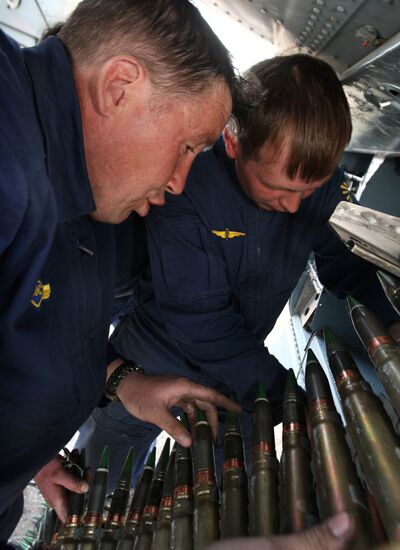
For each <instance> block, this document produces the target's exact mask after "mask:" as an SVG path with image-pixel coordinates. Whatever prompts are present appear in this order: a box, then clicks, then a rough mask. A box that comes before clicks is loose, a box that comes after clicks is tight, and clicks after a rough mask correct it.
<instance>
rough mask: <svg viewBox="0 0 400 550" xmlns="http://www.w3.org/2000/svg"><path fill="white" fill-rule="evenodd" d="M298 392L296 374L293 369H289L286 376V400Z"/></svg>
mask: <svg viewBox="0 0 400 550" xmlns="http://www.w3.org/2000/svg"><path fill="white" fill-rule="evenodd" d="M296 392H297V380H296V376H295V374H294V371H293V369H289V370H288V373H287V377H286V385H285V397H284V401H286V400H287V399H288V398H290V396H291V395H292V394H293V393H296Z"/></svg>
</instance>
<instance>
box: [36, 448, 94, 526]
mask: <svg viewBox="0 0 400 550" xmlns="http://www.w3.org/2000/svg"><path fill="white" fill-rule="evenodd" d="M35 481H36V484H37V486H38V487H39V489H40V491H41V493H42V494H43V497H44V498H45V500H46V502H47V503H48V504H49V506H51V507H52V508H54V510H55V511H56V513H57V516H58V517H59V518H60V520H61V521H62V522H64V523H65V521H66V520H67V493H66V489H68V490H69V491H74V492H75V493H85V492H86V491H87V490H88V489H89V485H88V484H87V482H86V481H84V480H82V479H79V478H77V477H75V476H73V475H72V474H70V473H69V472H67V471H66V470H65V469H64V467H63V462H62V457H60V456H57V457H56V458H54V459H53V460H51V461H50V462H49V463H48V464H46V466H44V467H43V468H42V469H41V470H40V471H39V472H38V474H37V475H36V476H35Z"/></svg>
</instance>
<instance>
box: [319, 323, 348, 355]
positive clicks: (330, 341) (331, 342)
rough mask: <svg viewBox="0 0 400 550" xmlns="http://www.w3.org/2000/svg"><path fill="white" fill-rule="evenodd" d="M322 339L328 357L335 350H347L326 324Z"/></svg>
mask: <svg viewBox="0 0 400 550" xmlns="http://www.w3.org/2000/svg"><path fill="white" fill-rule="evenodd" d="M324 340H325V346H326V353H327V355H328V357H330V356H331V355H332V354H333V353H335V352H339V351H347V350H346V348H345V347H344V346H343V344H342V343H341V342H339V340H338V339H337V338H336V336H335V335H334V333H333V332H332V330H331V329H330V328H329V327H328V326H325V327H324Z"/></svg>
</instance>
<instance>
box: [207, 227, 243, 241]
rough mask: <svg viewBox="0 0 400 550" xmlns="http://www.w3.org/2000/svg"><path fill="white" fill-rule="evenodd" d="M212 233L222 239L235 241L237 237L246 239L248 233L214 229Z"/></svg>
mask: <svg viewBox="0 0 400 550" xmlns="http://www.w3.org/2000/svg"><path fill="white" fill-rule="evenodd" d="M212 232H213V233H214V235H216V236H217V237H219V238H220V239H234V238H235V237H244V236H245V235H246V233H242V231H231V230H230V229H228V228H226V229H223V230H222V231H217V230H216V229H213V230H212Z"/></svg>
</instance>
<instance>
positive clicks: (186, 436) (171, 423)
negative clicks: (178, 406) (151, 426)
mask: <svg viewBox="0 0 400 550" xmlns="http://www.w3.org/2000/svg"><path fill="white" fill-rule="evenodd" d="M163 413H164V414H163V417H162V420H159V421H158V422H157V425H158V426H159V428H161V429H162V430H165V431H166V432H167V434H168V435H170V436H171V437H172V439H175V441H176V442H177V443H179V445H182V447H190V445H191V444H192V438H191V436H190V433H189V432H188V431H187V430H185V428H184V426H183V425H182V423H181V422H179V420H178V419H176V418H175V417H174V416H172V414H171V413H170V412H169V411H168V410H167V409H165V410H164V411H163Z"/></svg>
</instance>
